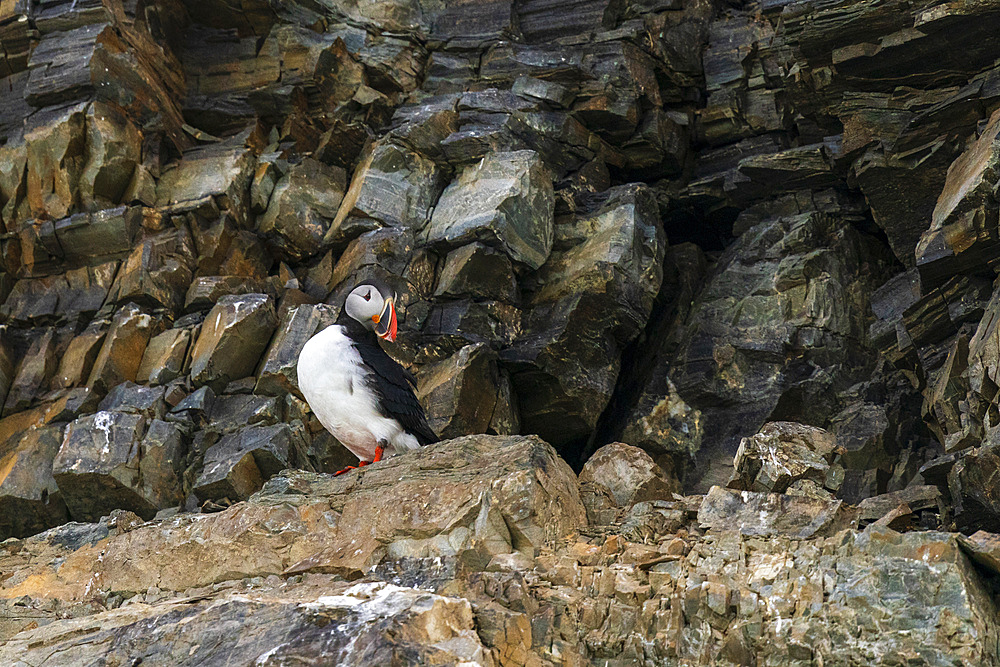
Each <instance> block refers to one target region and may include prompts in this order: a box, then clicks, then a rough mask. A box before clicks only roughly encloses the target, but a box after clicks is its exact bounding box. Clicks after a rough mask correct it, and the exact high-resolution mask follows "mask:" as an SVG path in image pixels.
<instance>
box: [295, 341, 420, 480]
mask: <svg viewBox="0 0 1000 667" xmlns="http://www.w3.org/2000/svg"><path fill="white" fill-rule="evenodd" d="M297 373H298V379H299V389H301V390H302V395H303V396H305V399H306V402H308V403H309V407H310V408H311V409H312V411H313V413H314V414H315V415H316V418H317V419H319V421H320V423H321V424H323V426H325V427H326V429H327V430H328V431H330V433H332V434H333V435H334V437H335V438H337V440H339V441H340V442H341V443H342V444H343V445H344V446H345V447H347V448H348V449H349V450H351V451H352V452H353V453H354V454H355V455H356V456H357V457H358V458H359V459H361V460H362V461H371V460H372V459H373V458H374V456H375V447H376V446H377V445H378V443H379V441H380V440H381V441H383V442H385V443H388V444H389V445H390V450H395V451H399V450H402V449H410V448H412V447H416V446H418V443H417V442H416V439H415V438H414V437H413V436H412V435H409V434H408V433H405V432H404V431H403V429H402V427H401V426H400V425H399V422H397V421H396V420H395V419H391V418H387V417H384V416H383V415H382V411H381V410H380V409H379V405H378V397H377V396H376V394H375V393H374V392H373V391H372V390H371V389H370V388H369V382H370V381H374V378H372V379H370V378H369V375H370V373H371V371H370V370H369V369H368V368H367V367H366V366H365V365H364V362H363V361H362V359H361V355H360V354H359V353H358V351H357V349H356V348H355V347H354V345H353V344H352V343H351V339H350V338H349V337H348V336H347V335H346V334H345V333H344V330H343V328H342V327H340V326H339V325H336V324H335V325H333V326H330V327H327V328H326V329H324V330H323V331H321V332H319V333H318V334H316V335H315V336H313V337H312V338H310V339H309V341H308V342H307V343H306V344H305V346H304V347H303V348H302V352H300V353H299V361H298V365H297ZM410 441H412V444H411V442H410ZM391 453H393V451H389V452H387V454H391Z"/></svg>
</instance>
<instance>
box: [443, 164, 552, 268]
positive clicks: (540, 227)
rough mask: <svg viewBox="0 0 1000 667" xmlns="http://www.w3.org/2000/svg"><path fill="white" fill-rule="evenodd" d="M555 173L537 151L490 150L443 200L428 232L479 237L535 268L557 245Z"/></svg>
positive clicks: (460, 240)
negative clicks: (553, 181) (553, 188)
mask: <svg viewBox="0 0 1000 667" xmlns="http://www.w3.org/2000/svg"><path fill="white" fill-rule="evenodd" d="M553 206H554V199H553V194H552V177H551V175H550V174H549V173H548V171H547V170H546V168H545V166H544V165H543V164H542V161H541V159H540V158H539V156H538V154H537V153H535V152H534V151H514V152H506V153H496V154H490V155H487V156H486V157H485V158H483V159H482V160H481V161H480V162H479V163H478V164H475V165H473V166H470V167H467V168H466V169H464V170H463V171H462V172H461V174H459V176H458V179H457V180H455V181H454V182H452V183H451V184H450V185H448V187H447V188H445V190H444V192H443V193H441V198H440V199H439V200H438V203H437V206H436V207H435V208H434V213H433V214H432V215H431V220H430V223H429V224H428V225H427V228H426V232H425V238H426V240H427V242H428V243H431V244H434V245H437V246H443V247H454V246H457V245H464V244H466V243H470V242H472V241H479V242H482V243H485V244H486V245H489V246H492V247H494V248H496V249H498V250H502V251H503V252H505V253H507V254H508V255H509V256H510V258H511V259H512V260H513V261H515V262H517V263H520V264H524V265H527V266H528V267H530V268H532V269H537V268H538V267H540V266H541V265H542V264H543V263H544V262H545V260H546V259H547V258H548V256H549V252H550V251H551V249H552V211H553Z"/></svg>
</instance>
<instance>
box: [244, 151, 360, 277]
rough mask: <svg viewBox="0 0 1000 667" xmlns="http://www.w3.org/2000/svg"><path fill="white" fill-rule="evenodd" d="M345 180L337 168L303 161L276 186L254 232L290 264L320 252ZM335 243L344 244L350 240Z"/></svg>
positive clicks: (339, 200) (341, 170)
mask: <svg viewBox="0 0 1000 667" xmlns="http://www.w3.org/2000/svg"><path fill="white" fill-rule="evenodd" d="M346 180H347V176H346V174H345V173H344V170H343V169H341V168H340V167H331V166H329V165H326V164H323V163H322V162H320V161H318V160H314V159H312V158H305V159H304V160H302V162H300V163H299V164H296V165H294V166H292V167H291V168H289V170H288V173H286V174H285V175H284V176H282V177H281V179H280V180H279V181H278V182H277V183H276V184H275V186H274V191H273V192H272V193H271V199H270V202H269V203H268V205H267V210H266V211H265V212H264V214H263V215H262V216H260V218H259V219H258V221H257V231H258V232H259V233H260V234H262V235H263V236H264V237H266V238H267V239H268V240H269V241H270V242H271V243H272V244H273V245H274V246H275V248H277V250H278V251H279V253H280V254H281V256H282V257H285V258H287V259H291V260H293V261H301V260H303V259H305V258H308V257H312V256H313V255H316V254H318V253H319V252H322V251H323V250H324V249H325V248H324V243H325V241H324V239H325V237H326V236H327V234H328V233H329V232H330V230H331V229H332V228H333V227H334V226H335V225H334V219H335V218H336V217H337V210H338V208H339V207H340V203H341V201H342V200H343V199H344V190H345V189H346V187H347V183H346ZM336 240H337V241H341V243H343V241H346V240H349V239H344V240H341V239H336Z"/></svg>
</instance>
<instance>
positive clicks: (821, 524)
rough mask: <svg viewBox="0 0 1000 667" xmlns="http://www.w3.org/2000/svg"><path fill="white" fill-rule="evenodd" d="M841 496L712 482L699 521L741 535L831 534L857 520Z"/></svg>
mask: <svg viewBox="0 0 1000 667" xmlns="http://www.w3.org/2000/svg"><path fill="white" fill-rule="evenodd" d="M856 521H857V517H856V516H855V514H854V513H853V512H852V511H850V510H849V509H848V508H847V507H846V506H845V505H844V503H843V501H841V500H833V499H820V498H810V497H807V496H792V495H783V494H779V493H757V492H755V491H735V490H733V489H723V488H721V487H718V486H713V487H712V488H711V489H710V490H709V492H708V494H707V495H706V496H705V500H704V501H703V502H702V504H701V508H699V510H698V522H699V523H700V524H701V525H702V526H704V527H707V528H711V529H714V530H722V531H724V530H736V531H739V532H740V533H742V534H743V535H759V536H764V537H766V536H771V535H787V536H789V537H794V538H798V539H804V538H809V537H815V536H826V535H833V534H834V533H836V532H837V531H840V530H843V529H844V528H848V527H850V526H851V525H852V524H854V523H856Z"/></svg>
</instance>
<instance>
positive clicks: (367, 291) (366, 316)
mask: <svg viewBox="0 0 1000 667" xmlns="http://www.w3.org/2000/svg"><path fill="white" fill-rule="evenodd" d="M395 301H396V295H395V294H394V293H392V291H391V290H390V289H389V287H387V286H385V285H381V286H378V287H377V286H375V285H373V284H371V283H363V284H361V285H358V286H357V287H355V288H354V289H353V290H351V293H350V294H348V295H347V300H346V301H345V302H344V310H345V311H346V312H347V314H348V315H350V316H351V318H353V319H355V320H357V321H358V322H361V324H362V325H363V326H364V327H365V328H366V329H368V330H374V331H375V333H376V334H378V336H379V338H384V339H386V340H387V341H389V342H390V343H391V342H393V341H394V340H396V306H395V305H394V304H395Z"/></svg>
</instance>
